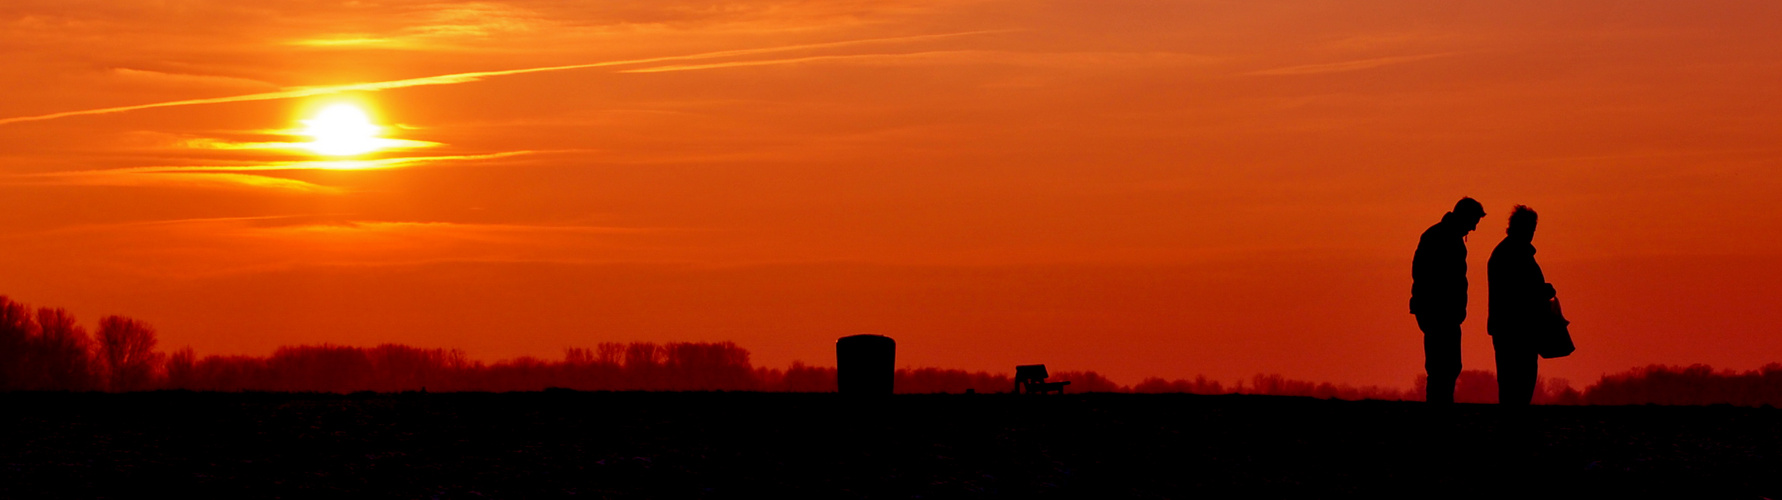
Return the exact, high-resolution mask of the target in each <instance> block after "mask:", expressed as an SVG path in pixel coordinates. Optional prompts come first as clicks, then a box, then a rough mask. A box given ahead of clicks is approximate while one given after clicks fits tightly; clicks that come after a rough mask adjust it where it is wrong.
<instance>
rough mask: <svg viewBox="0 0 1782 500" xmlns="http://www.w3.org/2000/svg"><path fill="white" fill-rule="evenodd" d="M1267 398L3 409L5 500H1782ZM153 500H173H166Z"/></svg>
mask: <svg viewBox="0 0 1782 500" xmlns="http://www.w3.org/2000/svg"><path fill="white" fill-rule="evenodd" d="M1427 410H1428V409H1427V408H1425V407H1424V406H1423V405H1422V404H1420V403H1399V402H1344V401H1323V400H1313V399H1303V398H1283V397H1266V396H1194V395H1137V394H1105V395H1095V394H1091V395H1067V396H1062V397H1058V396H1027V397H1022V396H1014V395H1005V394H996V395H990V394H985V395H902V396H895V397H890V398H883V399H880V400H874V401H864V402H862V401H854V400H850V399H846V398H843V397H841V396H838V395H834V394H766V393H580V392H568V391H550V392H544V393H509V394H479V393H465V394H443V393H435V394H380V395H373V394H357V395H344V396H343V395H327V394H220V393H183V392H166V393H136V394H63V393H14V394H0V426H3V428H4V431H0V432H3V434H0V439H3V441H0V463H3V464H4V469H3V470H0V498H34V497H46V496H54V497H141V496H148V495H151V494H156V493H161V494H173V495H178V496H181V497H230V498H238V497H339V496H342V495H343V494H351V495H354V496H375V497H384V498H484V497H495V498H537V497H567V496H576V497H596V498H599V497H650V498H661V497H714V498H722V497H731V498H736V497H759V496H769V497H776V498H786V497H829V498H916V497H921V498H937V497H938V498H972V497H1005V498H1031V497H1045V496H1052V497H1092V498H1115V497H1141V498H1184V497H1196V496H1213V497H1226V498H1229V497H1234V496H1235V497H1266V498H1289V497H1300V496H1312V497H1332V496H1339V495H1340V496H1355V495H1367V496H1387V497H1457V496H1458V497H1466V496H1486V495H1489V496H1500V495H1501V496H1507V497H1528V496H1536V497H1544V496H1568V497H1585V498H1587V497H1629V496H1632V497H1640V496H1679V497H1693V498H1701V497H1722V498H1759V497H1766V496H1767V497H1771V498H1778V497H1782V412H1778V411H1777V410H1774V409H1770V408H1735V407H1724V406H1721V407H1537V408H1533V409H1531V411H1528V412H1527V413H1526V414H1524V415H1523V417H1521V418H1511V416H1510V415H1504V414H1502V413H1500V411H1499V410H1500V408H1497V407H1494V406H1474V405H1461V406H1460V407H1459V408H1457V409H1456V410H1455V411H1453V412H1452V414H1451V415H1448V418H1445V419H1442V422H1438V423H1434V424H1432V423H1431V421H1432V417H1433V415H1432V414H1430V413H1429V412H1428V411H1427ZM157 496H159V495H157Z"/></svg>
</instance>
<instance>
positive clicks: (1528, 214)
mask: <svg viewBox="0 0 1782 500" xmlns="http://www.w3.org/2000/svg"><path fill="white" fill-rule="evenodd" d="M1537 218H1538V216H1537V215H1536V214H1535V211H1534V210H1531V209H1529V208H1528V207H1525V206H1522V205H1516V209H1515V210H1513V211H1511V212H1510V229H1509V231H1508V233H1509V234H1507V235H1505V236H1504V241H1503V242H1502V243H1498V244H1497V249H1495V250H1492V251H1491V261H1490V262H1488V263H1487V264H1486V274H1487V278H1488V279H1490V280H1491V281H1490V286H1491V297H1490V298H1491V300H1490V302H1489V303H1488V306H1487V307H1489V308H1490V309H1489V313H1488V314H1489V316H1488V317H1486V318H1485V331H1487V332H1489V333H1491V347H1492V349H1493V350H1495V351H1497V402H1498V404H1501V405H1509V406H1526V405H1528V403H1529V402H1530V401H1532V400H1533V399H1534V387H1535V370H1536V365H1535V361H1536V360H1537V359H1540V355H1539V354H1538V353H1537V352H1536V348H1535V343H1534V334H1535V332H1537V331H1538V330H1539V328H1540V327H1541V326H1542V323H1543V322H1544V321H1547V320H1548V318H1549V315H1550V314H1551V311H1552V309H1550V308H1549V306H1548V305H1547V299H1551V298H1553V286H1552V285H1549V284H1547V278H1546V276H1543V275H1542V274H1541V265H1540V264H1536V263H1535V258H1534V254H1535V248H1534V243H1533V241H1534V233H1535V222H1537V220H1538V219H1537Z"/></svg>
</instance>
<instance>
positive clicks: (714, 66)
mask: <svg viewBox="0 0 1782 500" xmlns="http://www.w3.org/2000/svg"><path fill="white" fill-rule="evenodd" d="M962 52H963V51H953V50H940V51H928V52H906V53H898V54H847V55H833V56H810V57H795V58H790V59H767V60H761V61H732V62H721V63H711V64H686V65H676V66H655V67H650V68H639V69H628V70H624V71H620V73H663V72H669V71H689V70H698V69H718V68H741V67H748V66H777V65H782V64H797V63H805V62H817V61H838V60H854V59H897V58H904V57H921V56H932V55H941V54H957V53H962Z"/></svg>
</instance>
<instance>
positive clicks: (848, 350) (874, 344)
mask: <svg viewBox="0 0 1782 500" xmlns="http://www.w3.org/2000/svg"><path fill="white" fill-rule="evenodd" d="M896 374H897V341H895V340H891V337H886V336H883V335H853V336H848V337H842V338H841V339H839V340H836V341H835V378H836V380H835V385H836V389H837V390H840V391H841V393H842V394H891V384H892V378H893V376H894V375H896Z"/></svg>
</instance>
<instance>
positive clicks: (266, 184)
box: [9, 151, 534, 193]
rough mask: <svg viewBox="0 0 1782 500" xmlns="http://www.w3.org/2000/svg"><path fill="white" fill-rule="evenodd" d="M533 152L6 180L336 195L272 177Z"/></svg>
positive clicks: (88, 173) (107, 172)
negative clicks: (283, 173)
mask: <svg viewBox="0 0 1782 500" xmlns="http://www.w3.org/2000/svg"><path fill="white" fill-rule="evenodd" d="M532 153H534V152H533V151H507V152H501V153H489V154H480V155H446V156H415V157H405V158H379V159H373V160H310V161H287V162H269V163H265V164H260V165H185V166H150V167H129V168H116V169H106V170H82V171H74V172H53V173H41V174H27V175H19V176H13V177H10V178H9V179H10V183H13V184H38V185H44V184H49V185H70V186H177V187H213V188H215V187H222V188H239V187H246V188H257V189H275V190H283V191H296V192H304V193H339V192H341V190H340V189H339V188H335V187H332V186H324V185H320V184H315V183H311V182H306V181H301V180H297V179H288V178H283V177H275V176H271V175H266V174H271V173H275V172H291V171H303V170H383V169H392V168H403V167H410V166H415V165H421V164H432V163H445V162H459V161H474V160H492V159H498V158H509V157H514V156H521V155H527V154H532Z"/></svg>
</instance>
